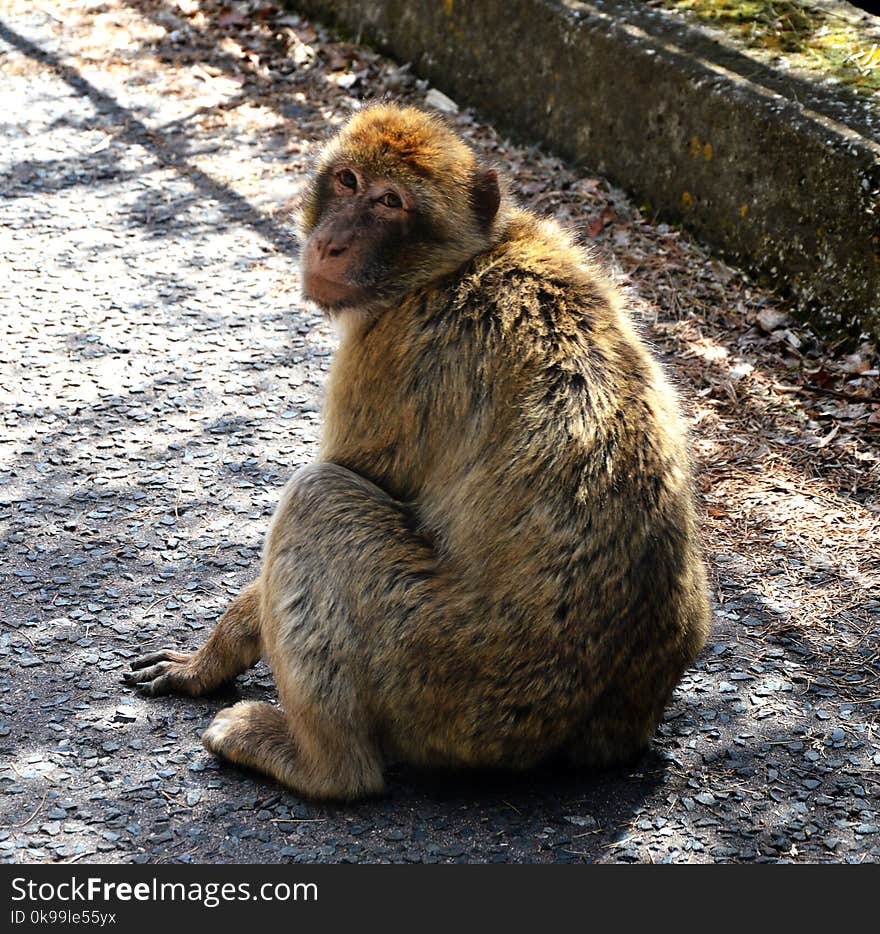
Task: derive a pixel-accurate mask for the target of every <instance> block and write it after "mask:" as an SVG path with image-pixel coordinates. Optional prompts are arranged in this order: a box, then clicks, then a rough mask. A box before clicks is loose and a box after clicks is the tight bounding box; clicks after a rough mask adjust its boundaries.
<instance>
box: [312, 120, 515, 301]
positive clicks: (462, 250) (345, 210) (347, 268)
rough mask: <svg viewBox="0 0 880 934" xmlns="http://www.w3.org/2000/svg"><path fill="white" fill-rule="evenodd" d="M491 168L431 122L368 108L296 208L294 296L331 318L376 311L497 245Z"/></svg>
mask: <svg viewBox="0 0 880 934" xmlns="http://www.w3.org/2000/svg"><path fill="white" fill-rule="evenodd" d="M504 200H505V198H504V192H503V188H502V185H501V184H500V183H499V178H498V175H497V173H496V172H495V170H494V169H491V168H487V167H486V166H484V165H482V164H481V163H480V162H479V160H478V159H477V156H476V155H475V153H474V152H473V150H472V149H471V148H470V147H469V146H467V145H466V144H465V143H464V142H463V141H462V140H461V139H460V138H459V137H458V136H457V135H456V134H455V133H454V132H453V131H452V130H451V129H450V128H449V127H448V126H446V124H445V123H444V122H443V121H442V120H440V119H439V118H437V117H434V116H431V115H429V114H426V113H423V112H422V111H420V110H417V109H415V108H413V107H400V106H397V105H393V104H377V105H373V106H371V107H368V108H366V109H364V110H362V111H360V112H359V113H358V114H356V115H355V116H354V117H353V118H352V119H351V120H350V121H349V122H348V123H347V124H346V125H345V127H343V129H342V131H341V132H340V133H339V134H338V135H337V136H336V137H335V139H333V140H332V141H331V142H330V143H329V144H328V145H327V147H326V148H325V149H324V151H323V153H322V154H321V156H320V158H319V161H318V166H317V170H316V173H315V176H314V178H313V180H312V182H311V184H310V186H309V187H308V189H307V191H306V193H305V195H304V198H303V202H302V207H301V214H300V225H301V235H302V239H303V240H304V248H303V289H304V292H305V295H306V297H307V298H309V299H311V300H312V301H314V302H315V303H316V304H318V305H320V306H322V307H323V308H325V309H326V310H328V311H330V312H340V311H343V310H347V309H359V310H364V311H375V310H379V309H382V308H386V307H388V306H389V305H390V304H392V303H393V302H394V301H395V300H398V299H400V298H402V297H403V296H404V295H406V294H408V293H410V292H412V291H413V290H415V289H418V288H419V287H420V286H423V285H425V284H427V283H428V282H430V281H432V280H434V279H437V278H439V277H441V276H444V275H446V274H448V273H450V272H453V271H454V270H456V269H458V268H459V267H460V266H461V265H463V264H464V263H466V262H467V261H468V260H470V259H472V258H473V257H474V256H476V255H477V254H479V253H481V252H483V251H484V250H486V249H488V248H489V247H490V246H491V245H492V244H493V242H495V240H496V239H497V236H498V231H499V229H500V226H501V223H502V220H503V215H504V213H505V212H504V211H503V210H502V203H503V202H504Z"/></svg>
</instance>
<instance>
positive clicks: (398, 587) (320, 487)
mask: <svg viewBox="0 0 880 934" xmlns="http://www.w3.org/2000/svg"><path fill="white" fill-rule="evenodd" d="M413 524H414V523H413V520H412V517H411V516H410V515H409V514H408V513H407V511H406V508H405V507H404V506H403V505H402V504H401V503H398V502H397V501H395V500H393V499H392V498H391V497H390V496H388V495H387V494H386V493H384V492H383V491H382V490H380V489H379V488H378V487H376V486H374V485H373V484H372V483H370V482H368V481H367V480H365V479H363V478H362V477H359V476H358V475H356V474H354V473H352V472H351V471H348V470H346V469H344V468H342V467H339V466H337V465H335V464H327V463H323V464H316V465H313V466H311V467H307V468H305V469H303V470H301V471H299V472H298V473H297V475H296V476H295V477H294V478H293V479H292V480H291V482H290V483H289V484H288V487H287V489H286V491H285V494H284V497H283V498H282V501H281V504H280V505H279V507H278V511H277V513H276V517H275V519H274V521H273V524H272V529H271V531H270V533H269V538H268V542H267V546H266V552H265V562H264V566H263V571H262V577H261V580H262V582H263V587H264V588H265V590H264V603H263V610H264V617H263V631H262V634H263V641H264V647H265V653H266V658H267V660H268V662H269V664H270V666H271V668H272V672H273V674H274V676H275V682H276V684H277V686H278V693H279V698H280V701H281V706H282V708H283V710H284V714H282V713H281V712H280V711H278V710H276V709H275V708H267V707H266V706H265V705H258V706H254V705H241V704H239V705H236V706H235V707H231V708H229V709H228V710H223V711H221V712H220V713H219V714H218V715H217V717H216V719H215V720H214V722H213V723H212V724H211V725H210V726H209V727H208V729H207V731H206V733H205V735H204V737H203V741H204V743H205V746H206V747H207V748H208V749H210V750H212V751H213V752H215V753H217V754H219V755H221V756H223V757H224V758H226V759H229V760H230V761H232V762H235V763H239V764H241V765H246V766H249V767H251V768H256V769H259V770H261V771H263V772H266V773H268V774H269V775H272V776H273V777H275V778H276V779H278V780H279V781H280V782H282V783H283V784H285V785H286V786H287V787H289V788H291V789H293V790H294V791H296V792H298V793H299V794H303V795H305V796H308V797H313V798H333V799H354V798H359V797H362V796H364V795H368V794H374V793H378V792H380V791H381V790H382V788H383V786H384V782H383V777H382V755H381V752H380V748H379V741H378V739H377V734H378V733H379V732H380V726H381V720H382V717H383V713H382V712H383V711H387V710H388V709H389V708H391V707H393V697H392V698H391V699H389V697H388V696H387V695H388V694H389V692H390V691H392V688H390V687H389V686H388V685H389V684H391V683H392V682H394V680H395V677H396V672H397V671H398V670H399V669H400V668H401V667H404V666H405V662H404V661H403V660H402V659H401V658H399V657H398V654H399V652H400V649H399V643H400V638H401V632H402V630H403V629H405V628H406V627H408V626H420V625H427V626H430V615H431V613H432V596H431V587H432V586H433V585H432V583H431V578H432V575H433V571H434V567H435V565H436V561H435V558H434V555H433V551H432V549H431V548H430V546H429V545H428V544H427V543H425V542H424V541H422V540H421V539H420V538H419V537H418V536H417V535H416V534H415V533H414V532H413ZM423 661H424V660H423ZM411 667H414V668H415V667H417V666H414V665H413V666H411ZM404 716H405V714H404Z"/></svg>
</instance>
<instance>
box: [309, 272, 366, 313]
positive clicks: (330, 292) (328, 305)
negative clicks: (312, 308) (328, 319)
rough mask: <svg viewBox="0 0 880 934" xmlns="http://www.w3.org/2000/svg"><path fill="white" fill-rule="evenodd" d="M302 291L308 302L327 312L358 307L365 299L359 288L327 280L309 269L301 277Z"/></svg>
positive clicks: (346, 283) (362, 291)
mask: <svg viewBox="0 0 880 934" xmlns="http://www.w3.org/2000/svg"><path fill="white" fill-rule="evenodd" d="M302 291H303V295H304V296H305V297H306V298H307V299H308V300H309V301H311V302H314V303H315V304H316V305H320V306H321V308H325V309H327V310H333V309H337V308H348V307H351V306H353V305H360V304H362V303H363V302H364V300H365V298H366V295H365V293H364V290H363V289H362V288H361V287H359V286H356V285H351V284H350V283H348V282H339V281H337V280H336V279H328V278H326V276H322V275H319V274H318V273H316V272H314V271H313V270H310V269H306V270H305V274H304V275H303V289H302Z"/></svg>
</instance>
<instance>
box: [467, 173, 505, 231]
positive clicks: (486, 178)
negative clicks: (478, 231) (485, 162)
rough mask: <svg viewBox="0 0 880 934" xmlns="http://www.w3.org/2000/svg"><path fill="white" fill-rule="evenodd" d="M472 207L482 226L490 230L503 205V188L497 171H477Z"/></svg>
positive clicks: (472, 188) (473, 186) (473, 185)
mask: <svg viewBox="0 0 880 934" xmlns="http://www.w3.org/2000/svg"><path fill="white" fill-rule="evenodd" d="M471 205H472V206H473V209H474V213H475V214H476V215H477V220H478V221H479V224H480V226H481V227H482V228H483V229H484V230H488V229H489V227H490V226H491V224H492V221H493V220H495V215H496V214H497V213H498V208H499V206H500V205H501V188H500V187H499V185H498V173H497V172H496V171H495V169H478V170H477V172H476V173H475V175H474V181H473V184H472V185H471Z"/></svg>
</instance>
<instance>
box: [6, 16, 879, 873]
mask: <svg viewBox="0 0 880 934" xmlns="http://www.w3.org/2000/svg"><path fill="white" fill-rule="evenodd" d="M0 24H2V25H0V100H2V101H3V107H2V112H0V123H2V133H3V144H4V145H3V151H2V154H0V196H2V200H0V247H2V249H0V257H2V259H0V331H2V343H0V403H2V409H0V417H2V436H0V453H2V462H0V523H2V535H0V562H2V564H0V582H2V588H3V595H4V596H3V602H4V613H3V616H4V619H3V623H2V632H0V788H2V800H0V825H2V828H0V860H4V861H15V862H67V861H72V860H79V861H81V862H100V861H106V862H131V861H134V862H169V861H183V862H284V861H293V862H310V861H322V862H339V861H373V862H376V861H415V862H473V861H485V862H508V861H509V862H524V861H527V862H531V861H537V862H590V861H596V862H615V861H631V862H632V861H654V862H662V861H673V862H687V861H698V862H707V861H742V860H751V861H780V860H781V861H798V860H807V861H820V860H834V861H841V860H846V861H852V862H861V861H864V860H874V859H877V858H878V857H880V813H878V789H880V784H878V777H880V739H878V725H877V718H878V712H880V685H878V675H880V663H878V637H877V623H878V621H880V602H878V593H880V591H878V561H877V554H878V538H877V529H878V525H880V507H878V502H877V463H878V455H877V434H878V432H877V426H878V424H880V408H878V406H877V405H876V404H874V403H872V402H871V401H870V399H871V398H872V396H871V395H870V393H871V392H873V394H874V396H876V391H875V390H874V388H873V387H875V386H876V377H877V371H876V349H875V348H871V347H869V346H867V345H864V346H862V347H861V348H859V349H857V350H856V351H855V352H850V353H849V354H848V355H842V354H841V355H837V356H835V355H834V354H833V353H832V352H831V348H827V347H824V346H822V345H821V344H820V343H819V342H817V341H816V340H815V339H814V338H813V337H812V336H811V335H809V334H805V333H803V332H801V331H799V330H798V329H797V327H796V326H795V325H794V324H792V323H791V322H790V321H789V319H788V318H787V316H786V310H785V308H784V306H782V305H780V304H779V303H778V302H776V301H774V300H773V299H772V298H770V297H769V296H767V295H765V294H763V293H762V292H761V291H760V290H758V289H756V288H755V287H754V286H752V285H750V284H749V283H748V282H747V281H746V280H745V279H744V278H743V276H742V275H741V274H740V273H738V272H737V271H735V270H732V269H729V268H728V267H726V266H724V264H722V263H720V262H718V261H717V260H713V259H711V258H710V257H709V256H708V255H707V254H706V253H705V252H704V251H703V250H702V249H701V248H700V247H699V246H698V245H696V244H694V243H692V242H691V241H689V240H688V239H687V238H686V237H684V236H683V235H681V234H680V233H679V232H678V231H676V230H673V229H670V228H669V227H667V226H666V225H664V224H657V223H655V221H654V219H652V218H651V217H650V216H646V215H643V214H642V213H640V212H639V210H638V209H637V207H636V206H635V205H633V204H632V203H630V202H629V201H627V200H626V199H625V198H624V197H623V195H622V194H621V193H620V192H617V191H615V190H614V189H612V188H610V187H609V186H608V185H607V184H606V183H605V182H603V181H602V180H601V179H597V178H595V177H591V176H588V175H586V174H585V173H584V172H582V171H577V170H574V169H572V168H571V167H568V166H565V165H563V164H562V163H560V162H558V161H557V160H555V159H552V158H550V157H547V156H545V155H543V154H541V153H540V152H538V151H536V150H534V149H526V148H521V147H517V146H515V145H513V144H511V143H510V142H509V141H507V140H504V139H503V138H502V137H500V136H499V135H498V134H497V133H496V132H495V131H494V130H493V129H492V128H491V127H489V126H487V125H486V124H485V123H482V122H480V120H479V118H478V117H477V116H476V115H474V114H472V113H469V112H460V113H459V114H457V116H455V117H454V118H453V119H454V120H455V121H456V122H457V124H458V126H459V127H460V128H461V130H462V132H464V133H465V134H466V135H468V136H469V137H470V138H471V139H472V140H473V142H474V144H475V145H477V146H479V147H481V148H482V149H484V150H485V151H487V152H490V153H491V154H492V155H493V156H494V157H495V158H496V159H497V160H498V161H499V162H501V163H502V164H504V165H506V166H507V167H508V168H509V170H510V171H511V172H512V174H513V175H514V178H515V183H516V187H517V190H518V192H519V194H520V196H521V197H522V198H523V199H524V200H525V201H527V202H528V203H531V204H533V205H535V206H536V207H537V208H538V209H539V210H545V211H547V212H548V213H552V214H556V215H557V216H559V217H560V218H562V219H563V220H566V221H567V222H570V223H573V224H574V225H575V226H577V227H578V229H579V230H580V231H581V233H582V234H583V236H585V237H587V238H591V239H592V240H593V241H594V242H595V244H596V247H597V249H598V250H599V251H600V252H601V253H602V254H603V255H605V256H606V258H607V259H608V261H609V262H610V263H611V264H612V265H613V267H614V268H615V269H616V270H617V272H618V274H619V275H620V277H621V279H622V280H624V281H628V282H630V283H631V286H632V288H633V290H634V295H633V300H634V302H636V304H637V305H638V307H639V309H640V312H641V314H642V316H643V319H644V321H645V326H646V328H647V329H648V333H649V335H650V337H651V339H652V340H653V341H654V343H655V345H656V347H657V349H658V352H659V353H661V354H662V355H663V356H664V357H665V359H666V360H667V362H668V364H669V365H670V367H671V368H672V371H673V373H674V375H675V376H676V378H677V379H678V381H679V383H680V385H681V387H682V392H683V394H684V396H685V398H686V400H687V405H688V411H689V413H690V416H691V419H692V422H693V426H694V446H695V450H696V453H697V456H698V458H699V460H700V462H701V479H702V486H703V496H704V505H705V513H706V539H707V549H708V551H709V554H710V559H711V563H712V567H713V575H714V586H715V591H716V593H715V596H716V619H715V631H714V633H713V636H712V638H711V640H710V645H709V647H708V649H707V651H706V652H705V653H704V655H703V657H702V658H701V660H700V662H699V663H698V665H697V666H696V668H695V669H694V670H693V671H691V672H690V673H689V674H688V676H687V677H686V678H685V680H684V681H683V683H682V685H681V687H680V689H679V691H678V692H677V694H676V697H675V700H674V703H673V705H672V708H671V710H670V711H669V715H668V717H667V719H666V721H665V723H664V724H663V726H662V728H661V731H660V736H659V737H658V740H657V742H656V744H655V747H654V749H653V750H652V752H651V753H649V754H648V755H647V756H646V757H645V758H644V759H643V761H641V762H640V763H639V764H638V765H637V767H636V768H634V769H628V770H623V771H620V772H615V773H610V774H604V775H601V776H595V777H589V776H583V775H581V776H578V775H572V774H559V773H550V772H539V773H536V774H532V775H529V776H525V777H519V778H512V777H510V776H504V775H501V776H499V775H467V776H461V775H458V776H444V775H422V774H417V773H414V772H413V771H411V770H408V769H403V768H393V769H392V770H391V773H390V789H389V794H388V796H386V797H385V798H383V799H381V800H379V801H373V802H368V803H363V804H359V805H357V806H346V807H338V806H334V807H328V806H319V805H314V804H311V803H306V802H303V801H301V800H300V799H298V798H296V797H294V796H293V795H291V794H288V793H286V792H284V791H282V790H280V789H279V788H278V787H277V786H275V785H274V784H272V783H270V782H268V781H264V780H263V779H262V778H260V777H259V776H255V775H252V774H248V773H244V772H241V771H238V770H236V769H234V768H231V767H228V766H222V765H220V764H219V763H218V762H217V761H215V760H214V759H213V758H212V757H210V756H209V755H207V754H206V753H205V751H204V750H203V749H202V747H201V745H200V743H199V740H198V737H199V733H200V731H201V730H202V729H203V728H204V726H205V725H206V724H207V723H208V722H209V721H210V719H211V717H212V715H213V713H214V712H216V710H217V709H218V708H219V707H220V706H222V705H226V704H228V703H229V702H230V701H231V700H233V699H235V698H236V697H244V698H270V699H271V698H273V697H274V689H273V686H272V681H271V677H270V676H269V673H268V670H267V669H266V668H265V667H264V666H263V665H260V666H258V667H257V668H256V669H255V670H254V671H253V673H251V675H250V676H249V677H246V678H243V679H240V681H239V682H238V684H237V687H236V689H235V690H232V689H230V691H229V692H227V694H225V695H223V696H221V697H217V698H212V699H209V700H195V701H194V700H186V699H181V698H163V699H158V700H150V701H148V700H145V699H141V698H140V697H138V696H137V695H135V694H134V693H132V692H130V691H129V690H127V689H126V688H125V687H124V686H123V685H122V684H121V683H120V675H121V673H122V671H123V670H124V668H126V667H127V662H128V660H129V659H130V658H132V657H133V656H135V655H138V654H141V653H142V652H144V651H145V650H149V649H151V648H154V647H160V646H163V645H166V644H175V645H179V646H181V647H184V646H195V645H197V644H198V643H199V642H201V641H202V640H203V639H204V637H205V635H206V632H207V630H208V629H209V628H210V627H211V625H212V624H213V621H214V620H215V619H216V618H217V616H218V615H219V614H220V612H222V610H223V608H224V607H225V606H226V604H227V603H228V602H229V600H230V599H231V598H232V597H233V596H234V595H235V594H236V593H237V591H238V589H239V588H240V587H241V586H242V585H243V584H244V583H246V582H247V581H248V580H250V579H251V578H252V577H253V576H254V574H255V572H256V569H257V566H258V561H259V552H260V547H261V542H262V536H263V534H264V532H265V529H266V527H267V523H268V519H269V516H270V515H271V513H272V510H273V508H274V505H275V503H276V502H277V499H278V494H279V490H280V488H281V486H282V485H283V484H284V482H285V481H286V480H287V478H288V477H289V476H290V474H291V472H292V471H293V470H294V469H295V468H296V467H297V466H299V465H301V464H304V463H306V462H308V461H309V460H310V459H311V458H312V457H313V456H314V454H315V450H316V441H317V438H318V434H319V423H320V403H321V392H322V386H323V382H324V377H325V372H326V370H327V367H328V365H329V360H330V355H331V353H332V351H333V346H334V342H333V337H332V333H331V331H330V329H329V328H328V326H327V323H326V322H325V321H324V320H323V319H322V317H321V316H320V315H319V314H317V313H316V312H315V311H314V310H313V309H310V308H308V307H306V306H305V305H304V304H303V303H302V300H301V299H300V297H299V293H298V289H297V275H296V268H295V256H296V248H295V246H294V245H293V243H292V241H291V239H290V230H289V227H288V225H287V224H286V215H285V214H284V212H283V211H280V212H279V211H278V208H279V206H281V205H283V203H284V202H285V200H286V199H288V198H290V197H292V196H293V195H295V193H296V191H297V189H298V187H299V185H300V184H301V182H302V178H303V172H304V170H305V168H306V167H307V166H308V164H309V161H310V159H311V157H312V155H313V153H314V152H315V149H316V146H317V145H318V142H319V141H320V139H322V138H324V137H325V136H326V135H327V133H328V132H329V131H330V130H332V128H333V126H335V125H337V124H338V123H339V122H340V121H342V120H344V119H345V117H346V115H347V114H348V113H350V112H351V110H352V109H353V108H355V107H357V106H358V101H359V99H360V98H362V97H364V96H379V95H382V94H383V93H386V92H389V91H390V92H392V93H394V94H395V95H397V96H400V97H403V98H405V99H406V98H408V99H416V100H420V99H423V98H424V96H425V92H426V90H428V89H427V88H426V87H425V86H424V85H423V84H420V83H418V82H416V81H415V80H414V79H413V78H412V77H411V76H410V75H409V72H408V70H407V69H406V68H405V67H404V68H399V67H398V66H397V65H396V64H395V63H393V62H388V61H387V60H385V59H382V58H380V57H379V56H377V55H375V54H374V53H372V52H369V51H368V50H365V49H362V48H358V47H356V46H353V45H350V44H345V43H340V42H337V41H334V40H333V38H332V37H331V36H329V35H328V34H327V33H325V32H324V31H323V30H322V29H320V28H318V27H316V26H314V25H310V24H309V23H306V22H304V21H303V20H301V19H298V18H297V17H295V16H293V15H292V14H289V13H287V14H283V15H282V14H280V13H278V12H277V10H275V9H274V8H273V7H271V6H270V5H267V4H265V3H262V4H256V3H250V4H248V3H240V4H231V5H230V4H224V5H222V6H221V5H220V4H219V3H212V2H210V0H177V2H176V3H172V2H168V3H162V2H158V0H144V2H137V3H135V2H133V0H132V2H130V3H126V2H123V0H109V2H107V3H102V4H100V5H98V4H96V3H86V2H78V0H58V2H56V3H54V4H51V5H49V4H40V3H33V2H30V0H28V2H25V0H9V2H7V3H5V4H4V9H3V12H2V13H0ZM847 349H848V350H849V351H853V348H847ZM792 361H794V363H793V362H792ZM804 374H807V375H806V376H805V375H804ZM817 374H818V375H817ZM872 381H873V382H872ZM810 386H813V389H811V388H809V387H810ZM816 386H818V387H819V389H820V390H821V389H823V388H824V389H826V390H829V389H830V393H829V392H827V391H826V392H824V393H823V392H822V391H818V392H817V391H815V390H816ZM835 387H836V388H835ZM835 392H836V393H837V395H835V394H834V393H835Z"/></svg>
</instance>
